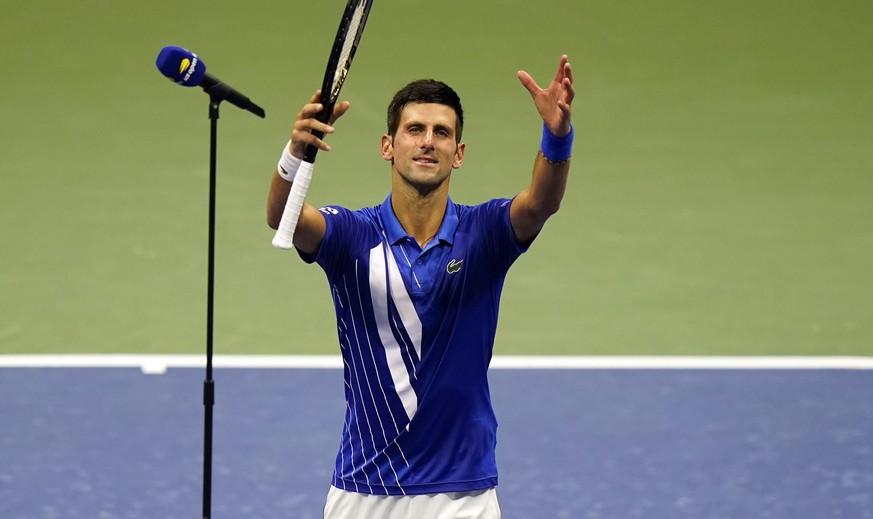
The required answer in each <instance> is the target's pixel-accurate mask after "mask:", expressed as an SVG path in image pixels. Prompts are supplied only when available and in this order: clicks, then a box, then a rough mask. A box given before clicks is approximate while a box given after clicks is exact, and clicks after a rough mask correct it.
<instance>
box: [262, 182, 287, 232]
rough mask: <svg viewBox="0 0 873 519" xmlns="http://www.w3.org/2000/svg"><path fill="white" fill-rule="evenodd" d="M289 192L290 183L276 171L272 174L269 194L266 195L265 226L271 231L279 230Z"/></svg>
mask: <svg viewBox="0 0 873 519" xmlns="http://www.w3.org/2000/svg"><path fill="white" fill-rule="evenodd" d="M289 192H291V182H288V181H287V180H285V179H283V178H282V177H281V176H280V175H279V173H278V171H276V172H273V179H272V181H271V182H270V193H269V194H268V195H267V225H269V226H270V228H272V229H278V228H279V222H280V221H281V220H282V212H283V211H284V210H285V201H286V200H288V193H289Z"/></svg>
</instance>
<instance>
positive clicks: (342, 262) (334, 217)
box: [297, 206, 378, 276]
mask: <svg viewBox="0 0 873 519" xmlns="http://www.w3.org/2000/svg"><path fill="white" fill-rule="evenodd" d="M319 211H321V213H322V214H323V215H324V220H325V223H326V229H325V233H324V238H323V239H322V240H321V245H320V246H319V247H318V251H317V252H316V253H315V254H306V253H304V252H301V251H297V254H298V255H299V256H300V258H301V259H302V260H303V261H305V262H306V263H317V264H318V265H319V266H320V267H321V268H322V269H324V271H325V272H326V273H327V274H328V276H330V275H331V274H332V273H333V272H336V271H337V270H341V269H344V268H345V267H346V263H348V261H351V260H350V258H353V257H355V254H356V252H357V251H359V250H361V248H362V247H365V246H366V245H368V244H369V242H371V241H373V239H374V235H377V234H378V233H377V232H376V231H375V230H374V229H373V225H372V223H371V222H370V221H369V220H367V219H366V218H364V217H363V216H362V215H361V214H359V211H352V210H349V209H346V208H345V207H339V206H325V207H322V208H320V209H319ZM367 248H369V247H367Z"/></svg>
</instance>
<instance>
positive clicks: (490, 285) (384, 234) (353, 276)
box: [301, 196, 525, 495]
mask: <svg viewBox="0 0 873 519" xmlns="http://www.w3.org/2000/svg"><path fill="white" fill-rule="evenodd" d="M510 202H511V201H510V200H508V199H495V200H491V201H489V202H486V203H483V204H480V205H476V206H465V205H456V204H454V203H453V202H452V201H451V199H450V200H449V201H448V204H447V208H446V214H445V217H444V218H443V222H442V224H441V226H440V229H439V232H438V233H437V235H436V237H435V238H434V239H433V240H431V242H429V243H428V244H427V245H426V246H425V248H424V249H423V250H422V249H421V248H420V247H419V246H418V244H417V242H416V241H415V239H414V238H412V237H410V236H408V235H407V233H406V232H405V231H404V230H403V228H402V226H401V225H400V222H399V221H398V220H397V217H396V216H395V215H394V211H393V209H392V207H391V197H390V196H389V197H388V198H387V199H386V200H385V202H384V203H383V204H381V205H380V206H376V207H369V208H364V209H360V210H357V211H351V210H348V209H345V208H341V207H323V208H322V209H321V212H322V213H323V214H324V215H325V220H326V221H327V229H326V233H325V236H324V240H323V241H322V244H321V247H320V248H319V251H318V253H317V254H316V255H314V256H310V255H306V254H301V257H302V258H303V259H304V260H305V261H307V262H309V263H311V262H313V261H314V262H317V263H318V265H320V266H321V267H322V268H323V269H324V271H325V273H326V274H327V278H328V282H329V284H330V289H331V291H332V295H333V302H334V307H335V309H336V317H337V332H338V336H339V344H340V350H341V352H342V357H343V364H344V379H345V399H346V414H345V425H344V427H343V434H342V441H341V443H340V448H339V452H338V453H337V458H336V469H335V473H334V476H333V481H332V485H333V486H335V487H337V488H341V489H344V490H349V491H354V492H361V493H368V494H388V495H407V494H430V493H442V492H464V491H471V490H479V489H484V488H491V487H494V486H496V485H497V466H496V462H495V447H496V433H497V420H496V418H495V416H494V412H493V410H492V407H491V397H490V394H489V389H488V380H487V370H488V365H489V363H490V361H491V354H492V349H493V345H494V336H495V334H496V330H497V314H498V306H499V302H500V293H501V290H502V288H503V282H504V279H505V276H506V273H507V271H508V269H509V267H510V265H512V263H513V262H514V261H515V259H516V258H518V256H519V255H520V254H521V253H523V252H524V250H525V247H523V246H520V245H519V244H517V243H516V241H515V239H514V235H513V231H512V227H511V224H510V221H509V206H510Z"/></svg>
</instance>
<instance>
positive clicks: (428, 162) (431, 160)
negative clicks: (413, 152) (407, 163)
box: [412, 157, 437, 165]
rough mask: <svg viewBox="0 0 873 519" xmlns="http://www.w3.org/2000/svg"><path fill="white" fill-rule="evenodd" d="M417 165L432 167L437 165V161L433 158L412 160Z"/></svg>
mask: <svg viewBox="0 0 873 519" xmlns="http://www.w3.org/2000/svg"><path fill="white" fill-rule="evenodd" d="M412 160H413V161H414V162H416V163H417V164H425V165H431V164H436V163H437V160H436V159H434V158H431V157H415V158H413V159H412Z"/></svg>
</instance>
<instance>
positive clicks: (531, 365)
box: [0, 354, 873, 373]
mask: <svg viewBox="0 0 873 519" xmlns="http://www.w3.org/2000/svg"><path fill="white" fill-rule="evenodd" d="M212 365H213V367H214V368H257V369H271V368H280V369H289V368H315V369H341V368H342V360H341V359H340V357H339V355H215V356H214V357H213V359H212ZM205 367H206V357H205V356H204V355H90V354H81V355H0V368H139V369H141V370H142V371H143V372H145V373H163V372H165V371H166V370H167V369H168V368H205ZM491 367H492V368H495V369H786V370H792V369H795V370H798V369H846V370H870V369H873V357H858V356H856V357H826V356H819V357H815V356H807V357H789V356H784V357H783V356H758V357H755V356H750V357H723V356H643V357H639V356H636V357H633V356H549V355H542V356H510V355H497V356H495V357H494V359H493V360H492V362H491Z"/></svg>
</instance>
